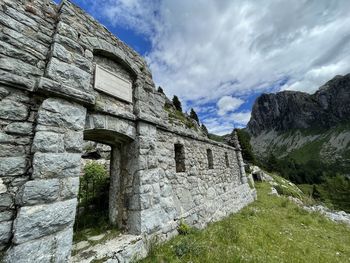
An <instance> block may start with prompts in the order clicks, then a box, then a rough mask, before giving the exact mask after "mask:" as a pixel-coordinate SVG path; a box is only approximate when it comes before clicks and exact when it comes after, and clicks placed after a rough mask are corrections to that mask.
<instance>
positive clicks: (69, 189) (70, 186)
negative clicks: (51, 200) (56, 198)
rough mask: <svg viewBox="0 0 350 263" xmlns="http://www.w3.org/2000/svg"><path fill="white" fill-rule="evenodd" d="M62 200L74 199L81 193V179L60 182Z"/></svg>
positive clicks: (66, 179) (65, 179)
mask: <svg viewBox="0 0 350 263" xmlns="http://www.w3.org/2000/svg"><path fill="white" fill-rule="evenodd" d="M60 182H61V193H60V196H61V198H62V199H68V198H74V197H76V196H77V195H78V191H79V177H69V178H64V179H61V180H60Z"/></svg>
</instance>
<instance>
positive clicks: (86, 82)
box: [47, 58, 91, 91]
mask: <svg viewBox="0 0 350 263" xmlns="http://www.w3.org/2000/svg"><path fill="white" fill-rule="evenodd" d="M47 76H48V77H50V78H52V79H53V80H56V81H58V82H60V83H62V84H64V85H67V86H71V87H73V88H77V89H79V90H83V91H89V90H90V78H91V75H90V74H89V73H87V72H86V71H84V70H82V69H80V68H78V67H76V66H74V65H72V64H68V63H65V62H61V61H60V60H58V59H56V58H52V59H51V61H50V62H49V65H48V67H47Z"/></svg>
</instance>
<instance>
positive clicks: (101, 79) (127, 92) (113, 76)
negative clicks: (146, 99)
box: [95, 65, 132, 103]
mask: <svg viewBox="0 0 350 263" xmlns="http://www.w3.org/2000/svg"><path fill="white" fill-rule="evenodd" d="M95 89H97V90H100V91H103V92H105V93H107V94H109V95H111V96H113V97H116V98H119V99H121V100H124V101H127V102H130V103H132V83H131V81H129V80H127V79H125V78H123V77H122V76H119V75H118V74H117V73H114V72H111V71H109V70H108V69H105V68H103V67H101V66H99V65H96V69H95Z"/></svg>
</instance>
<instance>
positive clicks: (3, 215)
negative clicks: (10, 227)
mask: <svg viewBox="0 0 350 263" xmlns="http://www.w3.org/2000/svg"><path fill="white" fill-rule="evenodd" d="M14 214H15V212H14V211H13V210H5V211H2V212H0V222H4V221H10V220H12V219H13V217H14Z"/></svg>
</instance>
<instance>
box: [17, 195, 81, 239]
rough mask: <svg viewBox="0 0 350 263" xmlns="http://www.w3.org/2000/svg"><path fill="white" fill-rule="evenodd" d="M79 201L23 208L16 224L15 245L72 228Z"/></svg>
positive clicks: (72, 200) (73, 200)
mask: <svg viewBox="0 0 350 263" xmlns="http://www.w3.org/2000/svg"><path fill="white" fill-rule="evenodd" d="M76 206H77V200H76V199H71V200H67V201H62V202H56V203H52V204H46V205H35V206H25V207H21V208H20V210H19V212H18V215H17V218H16V220H15V222H14V237H13V242H14V243H15V244H21V243H24V242H27V241H29V240H33V239H37V238H40V237H43V236H47V235H50V234H53V233H55V232H58V231H60V230H62V229H64V228H65V227H67V226H71V225H72V223H73V222H74V218H75V210H76Z"/></svg>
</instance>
